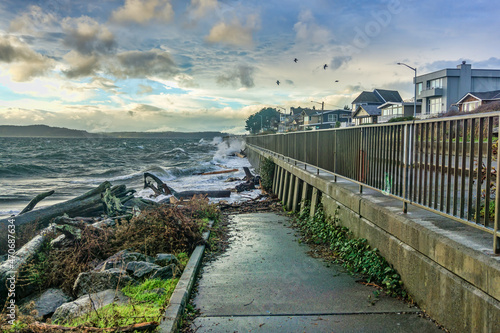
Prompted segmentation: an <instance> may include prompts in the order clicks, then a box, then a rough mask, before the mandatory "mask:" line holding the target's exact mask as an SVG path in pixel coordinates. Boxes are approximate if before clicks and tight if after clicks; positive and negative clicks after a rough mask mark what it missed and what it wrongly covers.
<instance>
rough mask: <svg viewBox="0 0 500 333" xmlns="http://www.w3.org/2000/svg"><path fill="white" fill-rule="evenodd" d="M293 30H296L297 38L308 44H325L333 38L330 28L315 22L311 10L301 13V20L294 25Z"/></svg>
mask: <svg viewBox="0 0 500 333" xmlns="http://www.w3.org/2000/svg"><path fill="white" fill-rule="evenodd" d="M293 30H295V33H296V38H297V40H298V41H299V42H303V43H307V44H320V45H324V44H328V43H329V42H331V40H332V38H333V35H332V33H331V32H330V31H329V30H328V29H326V28H324V27H322V26H320V25H318V24H317V23H316V22H315V19H314V16H313V14H312V12H311V11H310V10H305V11H302V12H301V13H300V15H299V20H298V22H297V23H295V25H294V26H293Z"/></svg>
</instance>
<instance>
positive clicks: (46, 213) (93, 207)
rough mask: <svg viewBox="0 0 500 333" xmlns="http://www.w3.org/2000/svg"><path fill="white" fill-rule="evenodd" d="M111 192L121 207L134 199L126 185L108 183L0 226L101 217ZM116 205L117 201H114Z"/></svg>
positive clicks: (1, 220)
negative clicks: (62, 217)
mask: <svg viewBox="0 0 500 333" xmlns="http://www.w3.org/2000/svg"><path fill="white" fill-rule="evenodd" d="M106 191H109V195H112V196H114V197H116V198H118V199H119V200H120V203H121V205H123V204H125V203H126V202H127V201H129V200H131V199H134V200H135V199H139V198H134V195H133V192H134V191H133V190H127V188H126V186H125V185H120V186H114V187H111V183H110V182H108V181H106V182H104V183H102V184H101V185H99V186H98V187H97V188H95V189H93V190H90V191H88V192H86V193H84V194H82V195H80V196H78V197H76V198H73V199H71V200H68V201H64V202H60V203H57V204H55V205H52V206H48V207H43V208H40V209H37V210H31V211H28V212H26V213H23V214H19V215H18V216H15V217H9V218H4V219H0V225H7V224H8V223H9V220H10V219H14V220H15V222H14V224H15V225H21V224H25V223H30V222H39V223H40V224H42V225H46V224H48V223H49V222H50V220H52V219H53V218H55V217H57V216H61V215H64V214H67V215H68V216H69V217H75V216H87V217H91V216H99V215H101V214H103V213H107V210H108V208H107V206H106V205H105V204H104V203H103V200H102V196H103V194H104V193H105V192H106ZM139 201H140V202H138V201H137V200H135V203H137V204H139V203H144V204H146V205H147V204H148V203H145V202H143V200H141V199H139ZM113 202H114V203H116V201H115V200H113Z"/></svg>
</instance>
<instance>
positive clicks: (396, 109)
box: [382, 105, 403, 116]
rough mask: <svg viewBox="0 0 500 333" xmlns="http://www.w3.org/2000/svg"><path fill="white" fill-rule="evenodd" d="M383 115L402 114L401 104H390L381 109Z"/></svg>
mask: <svg viewBox="0 0 500 333" xmlns="http://www.w3.org/2000/svg"><path fill="white" fill-rule="evenodd" d="M382 115H383V116H392V115H403V106H402V105H391V106H388V107H386V108H384V109H382Z"/></svg>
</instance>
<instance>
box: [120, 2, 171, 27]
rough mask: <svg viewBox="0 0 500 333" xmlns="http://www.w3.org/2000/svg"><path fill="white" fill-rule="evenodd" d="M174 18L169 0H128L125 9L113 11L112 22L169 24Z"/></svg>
mask: <svg viewBox="0 0 500 333" xmlns="http://www.w3.org/2000/svg"><path fill="white" fill-rule="evenodd" d="M173 17H174V10H173V9H172V5H171V4H170V1H169V0H126V2H125V5H124V6H123V7H121V8H119V9H117V10H115V11H113V13H112V15H111V20H113V21H115V22H119V23H127V22H133V23H138V24H146V23H148V22H150V21H152V20H154V21H159V22H169V21H171V20H172V18H173Z"/></svg>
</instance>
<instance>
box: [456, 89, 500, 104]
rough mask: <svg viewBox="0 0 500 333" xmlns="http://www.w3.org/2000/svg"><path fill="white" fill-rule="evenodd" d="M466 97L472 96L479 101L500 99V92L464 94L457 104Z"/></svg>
mask: <svg viewBox="0 0 500 333" xmlns="http://www.w3.org/2000/svg"><path fill="white" fill-rule="evenodd" d="M468 96H473V97H476V98H477V99H480V100H483V101H484V100H486V101H488V100H495V99H500V90H492V91H482V92H470V93H467V94H465V96H464V97H462V98H461V99H460V100H459V101H458V102H457V104H459V103H461V102H462V100H464V99H466V98H467V97H468Z"/></svg>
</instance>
